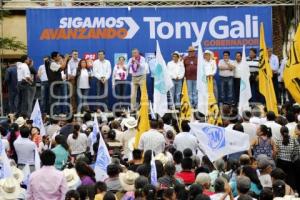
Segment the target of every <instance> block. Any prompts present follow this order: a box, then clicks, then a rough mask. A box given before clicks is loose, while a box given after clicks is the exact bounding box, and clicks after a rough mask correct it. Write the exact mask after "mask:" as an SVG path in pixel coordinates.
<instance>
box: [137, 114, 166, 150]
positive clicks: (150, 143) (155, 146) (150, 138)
mask: <svg viewBox="0 0 300 200" xmlns="http://www.w3.org/2000/svg"><path fill="white" fill-rule="evenodd" d="M157 128H158V122H157V120H151V121H150V130H149V131H147V132H145V133H143V134H142V136H141V138H140V142H139V149H141V150H143V151H144V152H145V151H147V150H152V151H154V152H155V155H158V154H159V153H162V152H163V151H164V150H165V143H166V141H165V137H164V136H163V134H162V133H160V132H159V131H158V130H157Z"/></svg>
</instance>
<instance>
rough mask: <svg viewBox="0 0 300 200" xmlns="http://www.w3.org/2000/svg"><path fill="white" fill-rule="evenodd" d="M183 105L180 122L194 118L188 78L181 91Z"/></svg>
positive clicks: (184, 81)
mask: <svg viewBox="0 0 300 200" xmlns="http://www.w3.org/2000/svg"><path fill="white" fill-rule="evenodd" d="M181 95H182V97H181V106H180V117H179V120H180V124H181V121H182V120H191V118H192V108H191V103H190V98H189V94H188V88H187V84H186V79H184V80H183V84H182V92H181Z"/></svg>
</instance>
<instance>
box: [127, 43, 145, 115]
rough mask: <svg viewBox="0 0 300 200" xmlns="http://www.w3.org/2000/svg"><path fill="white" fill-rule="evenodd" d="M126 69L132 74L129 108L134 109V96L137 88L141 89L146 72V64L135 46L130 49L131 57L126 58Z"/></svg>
mask: <svg viewBox="0 0 300 200" xmlns="http://www.w3.org/2000/svg"><path fill="white" fill-rule="evenodd" d="M127 65H128V66H127V69H129V73H130V74H131V76H132V84H131V100H130V104H131V110H132V111H135V110H136V96H137V91H138V89H140V90H141V88H142V85H143V84H144V83H146V74H147V69H148V65H147V63H146V60H145V58H144V57H143V56H141V55H140V52H139V50H138V49H137V48H134V49H133V50H132V57H131V58H130V59H129V60H128V64H127Z"/></svg>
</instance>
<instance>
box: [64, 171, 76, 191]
mask: <svg viewBox="0 0 300 200" xmlns="http://www.w3.org/2000/svg"><path fill="white" fill-rule="evenodd" d="M63 173H64V176H65V178H66V181H67V185H68V188H69V190H72V189H74V190H76V188H77V186H79V185H80V178H79V176H78V174H77V172H76V170H75V169H74V168H72V169H68V168H67V169H64V171H63Z"/></svg>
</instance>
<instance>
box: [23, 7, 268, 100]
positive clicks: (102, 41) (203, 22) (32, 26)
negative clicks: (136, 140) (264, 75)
mask: <svg viewBox="0 0 300 200" xmlns="http://www.w3.org/2000/svg"><path fill="white" fill-rule="evenodd" d="M26 16H27V39H28V53H29V56H30V57H32V58H33V60H34V62H35V66H36V67H38V66H39V65H40V64H41V63H42V57H43V56H45V55H49V54H50V53H51V52H52V51H54V50H57V51H59V52H61V53H63V54H64V53H70V52H71V50H72V49H77V50H78V51H79V56H80V57H90V58H95V56H96V55H97V51H98V50H100V49H104V50H105V51H106V57H107V59H109V60H110V61H111V63H112V65H114V64H115V58H116V57H117V55H120V54H123V53H125V54H128V57H130V52H131V49H133V48H135V47H136V48H138V49H139V50H140V51H141V52H142V53H143V54H144V55H150V56H151V53H153V52H154V51H155V41H156V40H158V41H159V43H160V47H161V51H162V52H163V56H164V58H165V60H166V61H169V60H170V59H171V53H172V52H173V51H175V50H176V51H179V52H182V53H185V52H186V50H187V48H188V46H189V45H191V44H193V45H196V44H197V43H198V41H199V40H200V41H202V46H203V49H204V50H205V49H210V50H212V51H214V52H215V55H216V56H218V55H222V51H224V50H230V51H231V53H232V55H231V58H232V59H234V53H235V52H237V51H241V50H242V45H243V44H245V45H246V47H247V49H249V48H252V47H254V48H259V24H260V23H261V22H263V23H264V28H265V38H266V43H267V45H268V46H272V8H271V7H236V8H233V7H230V8H223V7H222V8H132V9H127V8H62V9H28V10H27V11H26ZM109 91H110V90H109ZM149 93H150V96H152V95H151V93H152V91H149Z"/></svg>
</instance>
